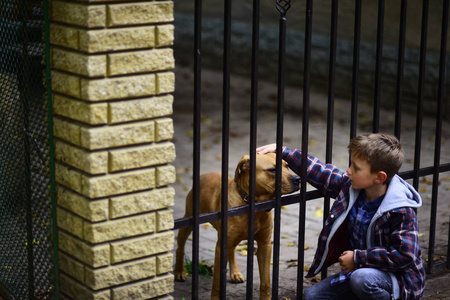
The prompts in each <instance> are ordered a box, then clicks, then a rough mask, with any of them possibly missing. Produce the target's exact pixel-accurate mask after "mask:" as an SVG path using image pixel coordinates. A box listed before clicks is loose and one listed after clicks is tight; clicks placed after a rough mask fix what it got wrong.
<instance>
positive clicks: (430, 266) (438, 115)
mask: <svg viewBox="0 0 450 300" xmlns="http://www.w3.org/2000/svg"><path fill="white" fill-rule="evenodd" d="M448 9H449V0H446V1H444V3H443V9H442V29H441V52H440V58H439V59H440V63H439V85H438V99H437V101H438V103H437V110H436V133H435V144H434V172H433V187H432V192H431V211H430V238H429V240H428V242H429V246H428V269H427V273H428V274H430V273H431V270H433V265H434V259H433V258H434V244H435V240H436V214H437V201H438V185H439V171H438V167H439V164H440V158H441V140H442V117H443V114H442V111H443V108H444V94H445V92H444V90H445V75H446V74H445V66H446V62H447V56H446V52H447V32H448V30H447V27H448ZM447 260H449V258H448V257H447Z"/></svg>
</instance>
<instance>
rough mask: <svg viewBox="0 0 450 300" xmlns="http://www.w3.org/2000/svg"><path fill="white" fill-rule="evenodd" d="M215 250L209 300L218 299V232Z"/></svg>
mask: <svg viewBox="0 0 450 300" xmlns="http://www.w3.org/2000/svg"><path fill="white" fill-rule="evenodd" d="M218 236H219V237H218V239H217V243H216V251H215V254H214V270H213V271H214V274H213V285H212V289H211V300H219V299H220V234H218Z"/></svg>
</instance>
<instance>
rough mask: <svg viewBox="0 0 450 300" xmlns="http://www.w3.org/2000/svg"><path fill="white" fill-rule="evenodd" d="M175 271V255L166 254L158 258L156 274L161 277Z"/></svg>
mask: <svg viewBox="0 0 450 300" xmlns="http://www.w3.org/2000/svg"><path fill="white" fill-rule="evenodd" d="M172 270H173V254H172V253H166V254H161V255H158V256H157V257H156V274H157V275H161V274H164V273H169V272H172Z"/></svg>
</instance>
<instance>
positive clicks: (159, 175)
mask: <svg viewBox="0 0 450 300" xmlns="http://www.w3.org/2000/svg"><path fill="white" fill-rule="evenodd" d="M176 179H177V174H176V170H175V167H174V166H171V165H167V166H162V167H157V168H156V186H157V187H162V186H166V185H169V184H171V183H174V182H175V180H176Z"/></svg>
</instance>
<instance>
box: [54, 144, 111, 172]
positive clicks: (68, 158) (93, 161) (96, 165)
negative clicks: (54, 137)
mask: <svg viewBox="0 0 450 300" xmlns="http://www.w3.org/2000/svg"><path fill="white" fill-rule="evenodd" d="M55 159H56V160H57V161H59V162H62V163H64V164H67V165H70V166H72V167H75V168H77V169H79V170H81V171H84V172H86V173H89V174H103V173H106V172H107V171H108V152H106V151H102V152H89V151H86V150H84V149H81V148H78V147H75V146H72V145H69V144H66V143H64V142H60V141H56V142H55Z"/></svg>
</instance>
